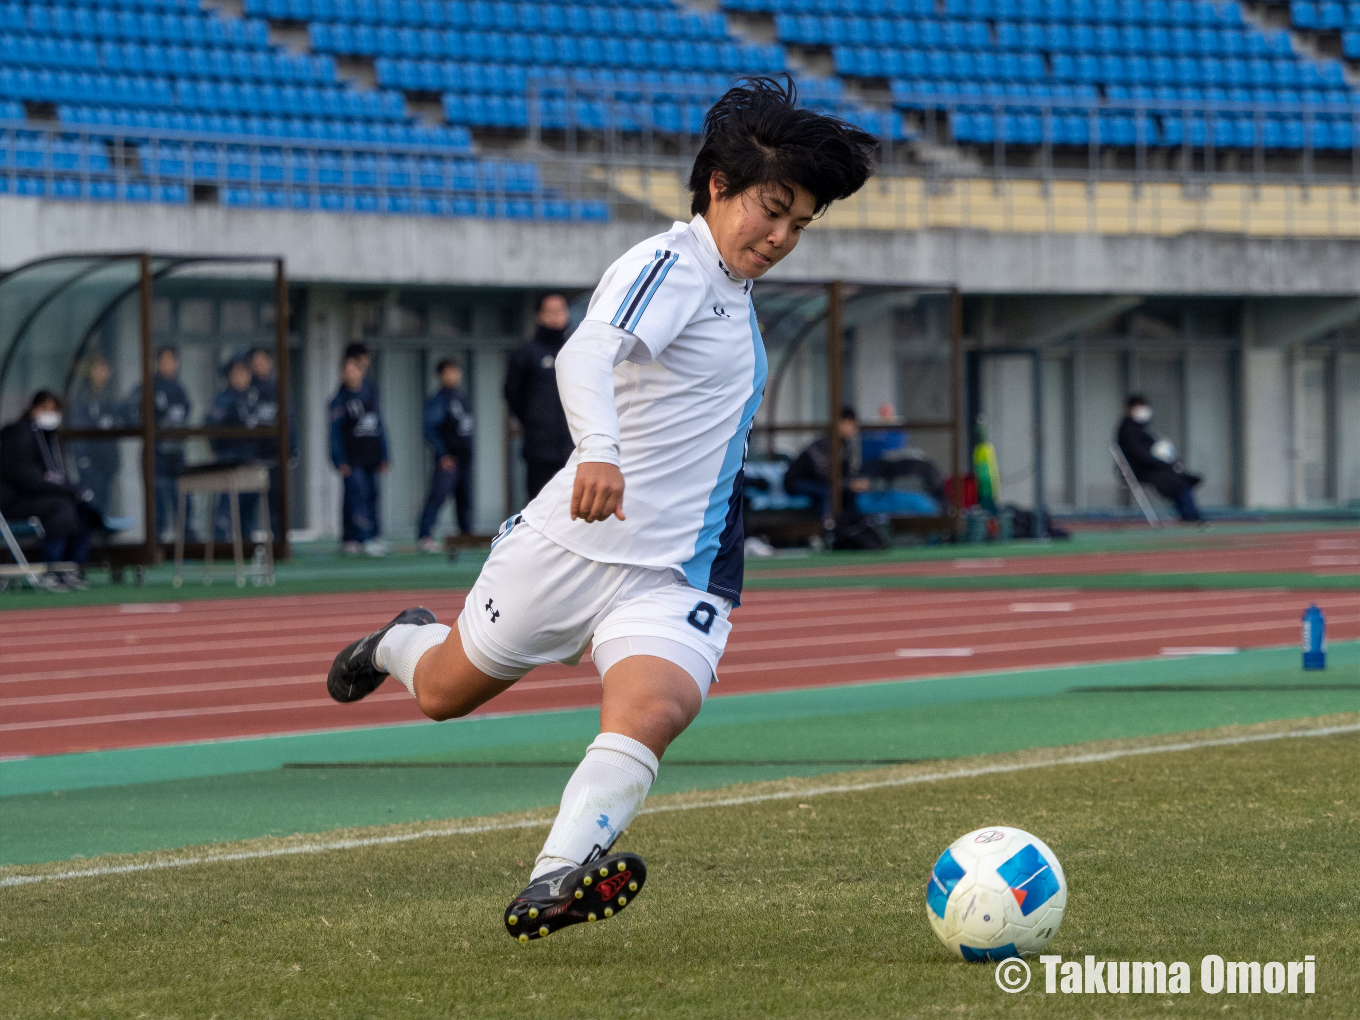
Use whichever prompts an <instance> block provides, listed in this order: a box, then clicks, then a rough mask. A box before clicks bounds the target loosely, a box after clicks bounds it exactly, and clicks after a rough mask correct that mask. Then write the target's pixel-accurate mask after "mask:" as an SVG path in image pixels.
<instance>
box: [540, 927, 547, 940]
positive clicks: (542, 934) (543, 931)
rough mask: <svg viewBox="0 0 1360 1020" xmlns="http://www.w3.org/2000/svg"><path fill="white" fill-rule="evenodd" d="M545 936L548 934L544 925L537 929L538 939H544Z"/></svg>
mask: <svg viewBox="0 0 1360 1020" xmlns="http://www.w3.org/2000/svg"><path fill="white" fill-rule="evenodd" d="M547 934H548V926H547V925H546V924H545V925H544V926H543V927H542V928H540V929H538V937H539V938H543V937H544V936H545V935H547Z"/></svg>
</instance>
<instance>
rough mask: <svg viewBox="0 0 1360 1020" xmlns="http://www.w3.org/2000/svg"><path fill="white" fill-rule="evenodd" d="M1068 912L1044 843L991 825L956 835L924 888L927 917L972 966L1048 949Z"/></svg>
mask: <svg viewBox="0 0 1360 1020" xmlns="http://www.w3.org/2000/svg"><path fill="white" fill-rule="evenodd" d="M1066 907H1067V879H1066V878H1064V877H1063V870H1062V865H1061V864H1059V863H1058V858H1057V857H1055V856H1054V854H1053V851H1052V850H1050V849H1049V848H1048V847H1047V846H1046V845H1045V844H1044V841H1043V840H1041V839H1038V838H1037V837H1035V836H1031V835H1030V834H1029V833H1028V832H1025V831H1023V830H1021V829H1011V828H1008V827H1006V826H1004V825H998V826H995V827H993V828H989V829H978V830H977V831H975V832H970V833H968V835H966V836H960V837H959V838H958V839H956V840H955V841H954V842H953V843H951V844H950V846H949V849H948V850H946V851H945V852H944V853H942V854H940V859H939V860H938V861H936V862H935V867H934V868H933V869H932V870H931V872H930V882H929V883H928V884H927V886H926V915H927V916H928V917H929V918H930V926H931V927H932V928H934V929H935V934H936V935H938V936H939V938H940V941H941V942H943V943H944V944H945V945H946V946H947V947H948V948H949V949H951V950H953V951H954V952H955V953H958V954H959V956H961V957H963V959H965V960H969V961H971V962H981V961H986V960H1004V959H1006V958H1007V957H1011V956H1028V955H1030V954H1031V953H1037V952H1039V950H1041V949H1043V948H1044V946H1046V945H1048V943H1049V941H1050V940H1051V939H1052V938H1053V936H1054V934H1055V933H1056V932H1057V930H1058V925H1060V924H1061V923H1062V917H1063V911H1064V910H1065V909H1066Z"/></svg>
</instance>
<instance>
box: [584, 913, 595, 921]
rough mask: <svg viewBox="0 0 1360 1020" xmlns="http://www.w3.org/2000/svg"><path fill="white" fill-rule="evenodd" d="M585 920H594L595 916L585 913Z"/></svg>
mask: <svg viewBox="0 0 1360 1020" xmlns="http://www.w3.org/2000/svg"><path fill="white" fill-rule="evenodd" d="M586 920H587V921H594V920H596V917H595V915H594V914H587V915H586Z"/></svg>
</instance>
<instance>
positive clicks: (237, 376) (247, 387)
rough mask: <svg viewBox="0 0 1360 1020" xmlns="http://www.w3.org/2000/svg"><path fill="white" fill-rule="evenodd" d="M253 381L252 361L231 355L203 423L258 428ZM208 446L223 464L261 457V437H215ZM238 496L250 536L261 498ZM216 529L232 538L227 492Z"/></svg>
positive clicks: (243, 530) (245, 532)
mask: <svg viewBox="0 0 1360 1020" xmlns="http://www.w3.org/2000/svg"><path fill="white" fill-rule="evenodd" d="M252 381H253V378H252V376H251V372H250V363H249V362H248V361H246V359H245V358H244V357H234V358H232V359H231V361H229V362H228V363H227V386H226V388H225V389H224V390H222V392H221V393H219V394H218V395H217V397H216V399H214V400H213V403H212V407H210V408H208V413H207V414H206V415H205V416H204V418H203V423H204V424H205V425H209V426H219V427H222V428H246V429H253V428H256V427H258V426H259V424H260V421H259V418H258V417H257V416H256V404H257V400H256V392H255V388H254V387H253V386H252V385H251V383H252ZM208 445H209V446H211V447H212V452H213V454H214V455H216V457H217V460H218V462H219V463H221V464H246V463H252V462H259V460H260V459H261V458H260V453H261V452H262V451H261V448H260V446H261V444H260V441H259V440H258V439H243V438H242V439H235V438H226V437H216V438H213V439H210V440H208ZM237 498H238V499H239V500H240V501H241V533H242V534H243V535H245V536H246V537H247V538H249V537H250V535H251V533H252V532H253V531H254V530H255V529H256V528H258V527H259V523H260V521H259V516H260V513H259V511H260V505H259V504H260V497H259V495H258V494H257V493H254V492H243V493H241V494H240V496H238V497H237ZM213 532H214V534H215V535H216V537H217V538H219V539H229V538H230V537H231V502H230V500H229V498H228V497H227V496H225V495H223V496H220V497H218V500H217V510H216V512H215V513H214V514H213Z"/></svg>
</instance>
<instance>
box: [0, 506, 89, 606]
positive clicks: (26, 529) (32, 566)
mask: <svg viewBox="0 0 1360 1020" xmlns="http://www.w3.org/2000/svg"><path fill="white" fill-rule="evenodd" d="M16 528H17V529H18V531H19V533H20V534H21V535H23V536H24V537H25V538H27V537H29V536H32V537H34V538H36V539H38V540H39V541H41V540H42V539H43V537H44V532H43V526H42V522H41V521H40V520H38V518H36V517H30V518H28V519H27V520H24V521H15V522H14V525H13V526H11V524H10V522H9V521H7V520H5V518H4V517H3V516H0V537H3V538H4V540H5V547H6V548H7V549H9V554H10V555H11V556H13V557H14V562H13V563H0V582H3V584H8V583H9V578H11V577H24V578H27V579H28V583H29V586H30V587H32V588H37V589H40V588H45V587H47V585H46V584H45V582H44V581H43V574H44V573H46V572H47V571H59V572H62V573H67V572H71V573H74V572H75V571H76V570H77V569H78V568H77V567H76V565H75V564H74V563H29V562H28V557H27V556H25V555H24V550H23V548H22V547H21V546H20V545H19V540H18V538H16V537H15V529H16ZM40 567H41V568H42V569H41V570H40V569H39V568H40ZM0 586H2V585H0Z"/></svg>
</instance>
